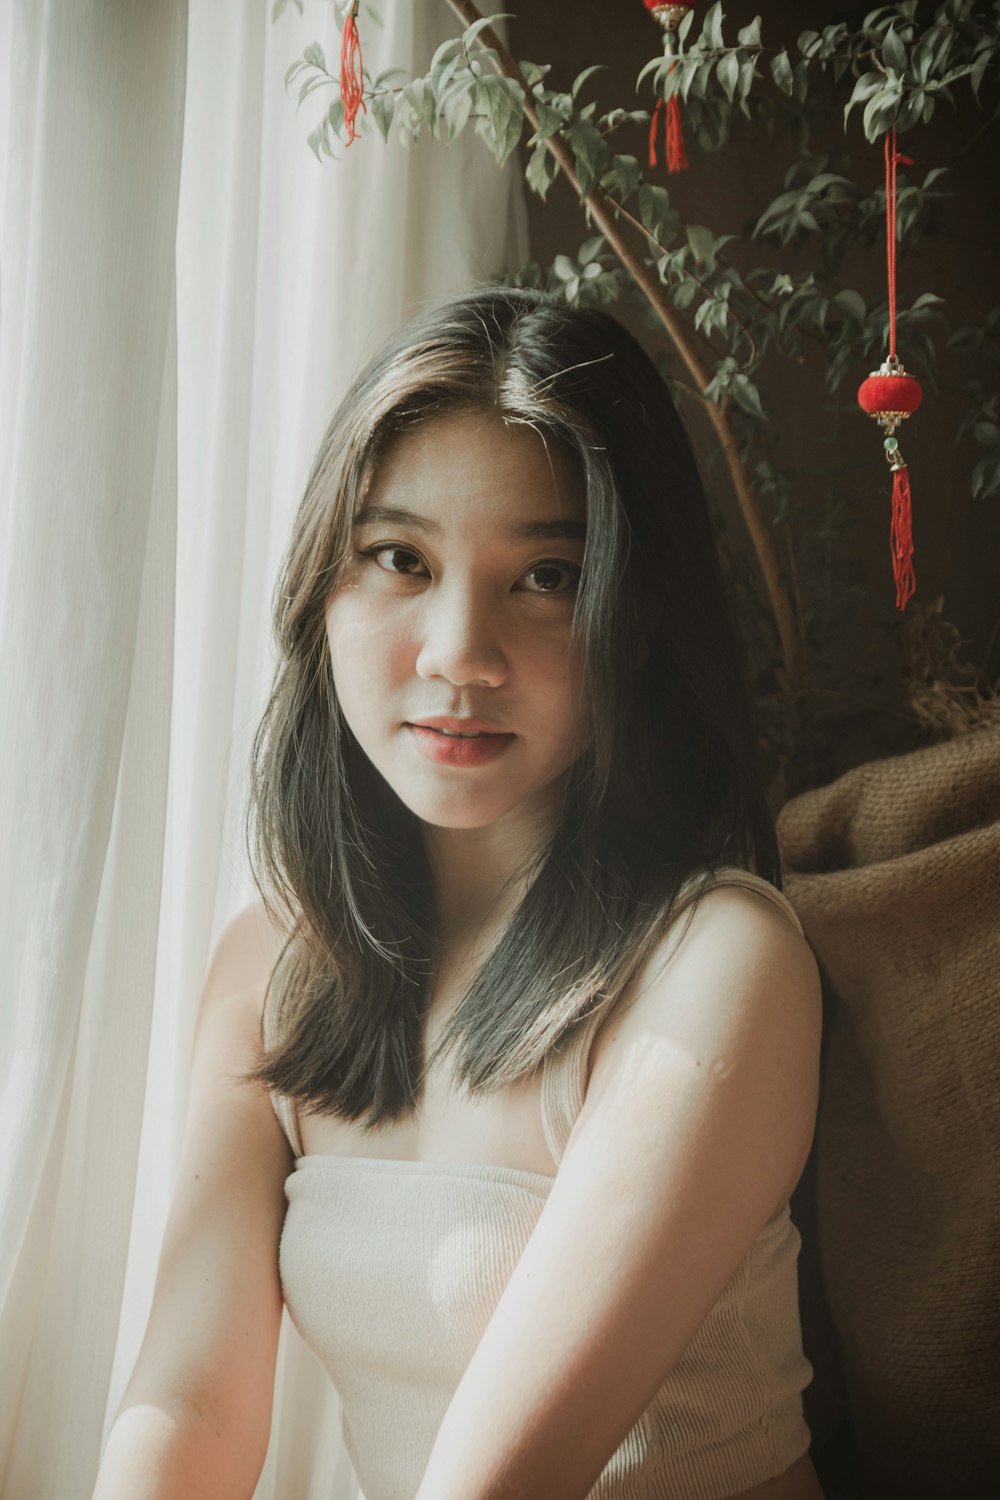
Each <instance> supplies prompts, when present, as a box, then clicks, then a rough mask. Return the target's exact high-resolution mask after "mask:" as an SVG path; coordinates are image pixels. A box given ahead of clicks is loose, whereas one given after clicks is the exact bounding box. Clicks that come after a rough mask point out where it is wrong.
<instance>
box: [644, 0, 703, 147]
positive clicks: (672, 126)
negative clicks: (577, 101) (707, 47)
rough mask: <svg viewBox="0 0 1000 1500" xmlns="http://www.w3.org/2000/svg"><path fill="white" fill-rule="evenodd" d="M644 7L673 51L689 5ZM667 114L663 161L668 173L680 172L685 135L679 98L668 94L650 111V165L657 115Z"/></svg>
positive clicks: (647, 1)
mask: <svg viewBox="0 0 1000 1500" xmlns="http://www.w3.org/2000/svg"><path fill="white" fill-rule="evenodd" d="M643 4H644V5H645V7H646V9H647V10H648V11H649V13H650V15H651V16H653V17H654V19H655V20H657V21H659V23H660V25H661V26H662V27H663V29H664V31H665V32H666V34H667V38H668V45H669V46H670V47H673V38H674V33H675V32H676V30H677V28H678V26H679V25H680V24H681V22H682V21H683V19H684V17H685V16H686V15H687V13H688V11H689V10H691V9H692V8H693V7H692V6H690V5H664V4H663V0H643ZM676 66H677V64H676V63H675V62H673V63H671V64H670V67H669V68H668V69H667V72H668V73H672V72H673V71H674V69H675V68H676ZM664 113H665V114H666V128H665V131H664V140H665V142H666V158H667V171H668V172H681V171H683V169H684V168H685V167H686V166H687V164H688V160H687V154H686V152H685V150H684V132H683V130H682V129H681V100H680V95H679V94H671V95H670V98H669V99H657V101H656V108H655V109H654V110H653V118H652V120H651V121H650V125H649V165H650V166H651V167H655V166H656V134H657V130H658V128H659V123H660V115H661V114H664Z"/></svg>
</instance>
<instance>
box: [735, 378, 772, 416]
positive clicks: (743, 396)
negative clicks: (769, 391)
mask: <svg viewBox="0 0 1000 1500" xmlns="http://www.w3.org/2000/svg"><path fill="white" fill-rule="evenodd" d="M732 391H733V400H734V401H735V402H736V405H737V406H739V407H742V409H743V410H744V411H745V412H747V413H749V415H750V416H752V417H760V418H761V420H762V421H763V419H764V416H765V412H764V408H763V407H762V406H761V404H760V392H759V391H758V389H757V387H756V386H755V385H754V383H753V381H752V380H751V379H750V377H749V375H744V374H743V373H742V372H740V373H738V374H736V375H734V376H733V379H732Z"/></svg>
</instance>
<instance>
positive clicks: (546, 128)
mask: <svg viewBox="0 0 1000 1500" xmlns="http://www.w3.org/2000/svg"><path fill="white" fill-rule="evenodd" d="M535 110H536V112H537V114H538V130H537V132H536V134H537V136H538V139H539V140H540V141H547V140H548V138H549V136H551V135H555V133H556V131H557V130H558V129H559V128H560V127H561V125H562V123H563V117H562V115H561V114H560V113H559V111H558V110H556V109H553V108H552V107H551V106H550V105H548V104H545V103H544V102H543V101H542V100H541V99H539V100H538V101H537V103H536V104H535Z"/></svg>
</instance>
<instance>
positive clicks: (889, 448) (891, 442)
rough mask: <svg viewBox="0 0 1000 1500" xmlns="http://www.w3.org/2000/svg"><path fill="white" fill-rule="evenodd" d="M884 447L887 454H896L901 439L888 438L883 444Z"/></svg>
mask: <svg viewBox="0 0 1000 1500" xmlns="http://www.w3.org/2000/svg"><path fill="white" fill-rule="evenodd" d="M882 446H883V448H885V450H886V452H888V453H894V452H895V451H896V449H897V448H898V447H899V438H894V437H888V438H886V440H885V442H884V443H883V444H882Z"/></svg>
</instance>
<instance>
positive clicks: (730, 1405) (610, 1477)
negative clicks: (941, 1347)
mask: <svg viewBox="0 0 1000 1500" xmlns="http://www.w3.org/2000/svg"><path fill="white" fill-rule="evenodd" d="M700 879H701V877H695V878H694V879H693V880H692V881H691V882H689V883H688V884H689V885H690V886H691V887H692V889H691V890H690V891H687V890H686V888H685V892H682V895H681V896H680V897H679V898H678V902H677V908H676V910H677V912H678V913H679V912H680V911H681V909H682V908H683V906H684V905H686V904H688V903H689V901H690V899H691V898H692V897H693V896H694V894H696V890H695V889H694V887H695V886H696V885H697V883H698V881H700ZM712 884H717V885H742V886H746V887H747V888H749V889H752V890H757V891H760V892H761V894H762V895H765V896H767V897H768V898H769V899H771V900H773V901H774V902H775V903H776V904H777V905H779V906H780V907H781V908H782V909H783V910H784V911H786V912H787V914H788V915H789V916H790V917H791V919H792V921H793V922H794V923H795V925H796V926H797V927H798V928H799V931H800V932H801V930H802V928H801V924H800V923H799V921H798V918H797V917H796V915H795V912H794V910H793V909H792V907H791V905H790V904H789V902H788V901H787V899H786V898H785V897H784V896H783V895H782V894H781V893H780V892H779V891H777V890H776V889H775V888H774V887H773V886H772V885H770V884H769V883H768V882H767V881H765V880H763V879H762V878H761V877H760V876H757V875H753V874H750V873H749V872H748V871H746V870H741V869H736V868H725V869H721V870H719V871H717V872H716V874H715V876H714V879H713V881H712ZM602 1018H603V1017H602V1014H601V1013H598V1014H597V1015H595V1017H594V1018H593V1020H592V1021H591V1022H588V1024H587V1025H586V1026H584V1027H582V1028H581V1029H580V1030H579V1031H578V1032H577V1034H576V1035H575V1036H574V1037H573V1038H572V1040H571V1041H570V1043H569V1044H568V1045H567V1047H566V1048H565V1049H564V1050H563V1051H560V1052H556V1053H553V1054H551V1055H550V1056H548V1057H547V1058H546V1059H545V1062H544V1065H543V1072H542V1124H543V1128H544V1131H545V1138H546V1140H547V1142H548V1144H549V1149H550V1150H551V1152H552V1156H553V1159H554V1160H555V1161H556V1163H557V1164H558V1163H559V1161H560V1160H561V1159H562V1155H563V1151H564V1150H565V1147H566V1143H567V1141H568V1139H569V1135H570V1131H571V1130H572V1128H573V1124H574V1122H575V1120H576V1118H577V1115H578V1114H579V1112H580V1109H581V1107H582V1105H583V1098H584V1091H585V1087H586V1076H587V1058H588V1054H589V1051H590V1045H591V1042H592V1040H593V1036H594V1034H595V1031H596V1029H597V1027H598V1025H599V1024H600V1021H601V1019H602ZM265 1036H266V1037H267V1039H268V1041H269V1042H270V1041H271V1040H272V1039H273V1025H272V1023H271V1022H270V1020H269V1018H268V1017H267V1016H265ZM272 1097H273V1099H274V1106H275V1110H276V1112H277V1114H278V1118H279V1119H280V1120H281V1123H282V1126H283V1128H284V1130H285V1133H286V1135H287V1136H288V1139H289V1143H290V1144H291V1147H292V1150H293V1152H294V1153H295V1157H296V1161H295V1170H294V1171H293V1172H292V1174H291V1175H290V1176H289V1178H288V1179H287V1181H286V1183H285V1194H286V1197H287V1199H288V1211H287V1215H286V1218H285V1224H284V1229H283V1232H282V1236H281V1249H280V1265H281V1280H282V1286H283V1289H284V1295H285V1302H286V1304H287V1306H288V1310H289V1313H290V1315H291V1317H292V1320H293V1322H294V1323H295V1325H296V1327H297V1328H298V1330H299V1332H300V1333H301V1334H302V1336H303V1338H304V1339H305V1341H306V1342H307V1343H308V1344H309V1345H310V1347H311V1348H312V1349H313V1350H314V1352H315V1353H316V1355H317V1356H318V1357H319V1359H320V1360H322V1362H323V1364H324V1365H325V1366H326V1368H327V1370H328V1371H329V1373H330V1376H331V1378H332V1380H333V1382H334V1384H335V1385H336V1387H337V1390H338V1393H339V1395H340V1398H341V1405H342V1413H343V1429H344V1439H345V1442H346V1445H347V1449H348V1452H349V1453H350V1456H351V1460H352V1462H353V1464H354V1468H355V1471H356V1473H357V1476H358V1480H359V1483H360V1484H361V1487H362V1489H363V1490H364V1495H365V1500H412V1497H413V1495H414V1494H415V1493H416V1491H417V1489H418V1487H419V1484H420V1480H421V1478H422V1476H423V1472H424V1469H425V1468H426V1465H427V1460H428V1458H429V1456H430V1451H431V1448H432V1446H433V1443H434V1439H435V1437H436V1435H437V1431H438V1428H439V1426H440V1425H441V1421H442V1419H443V1417H444V1414H445V1411H446V1410H447V1407H448V1404H449V1402H450V1400H451V1397H452V1395H453V1393H454V1391H455V1389H456V1387H457V1385H458V1382H459V1380H460V1379H461V1377H462V1375H463V1373H464V1371H465V1368H466V1366H467V1365H468V1363H469V1360H470V1359H471V1357H472V1354H473V1353H474V1351H475V1349H476V1347H477V1345H478V1343H479V1341H480V1339H481V1338H482V1335H483V1333H484V1332H485V1330H486V1326H487V1324H488V1323H489V1320H490V1318H491V1316H492V1314H493V1311H494V1309H495V1307H496V1305H497V1303H498V1301H499V1300H500V1296H501V1294H502V1293H503V1290H504V1288H505V1286H506V1285H507V1282H508V1280H509V1279H510V1276H511V1273H512V1271H513V1270H514V1267H515V1265H516V1264H517V1262H518V1259H519V1258H520V1256H521V1253H522V1251H523V1250H524V1248H525V1246H526V1245H527V1243H528V1240H529V1238H530V1237H531V1233H532V1231H533V1230H534V1228H535V1225H536V1224H537V1222H538V1219H539V1216H540V1214H541V1212H542V1209H543V1208H544V1206H545V1200H546V1198H547V1196H548V1193H549V1190H550V1188H551V1186H552V1183H553V1181H554V1180H555V1179H554V1178H553V1177H550V1176H546V1175H544V1174H542V1173H537V1172H527V1171H521V1170H519V1169H516V1168H513V1167H500V1166H485V1165H473V1164H470V1163H466V1162H455V1163H447V1162H444V1163H442V1162H415V1161H391V1160H385V1159H382V1158H369V1157H352V1156H319V1155H308V1156H307V1155H303V1154H302V1144H301V1140H300V1137H299V1132H298V1125H297V1121H296V1119H295V1114H294V1110H293V1109H292V1108H291V1107H290V1103H289V1101H288V1100H287V1099H286V1098H284V1097H283V1096H280V1095H277V1094H276V1095H273V1096H272ZM798 1249H799V1237H798V1233H797V1231H796V1229H795V1227H794V1225H793V1224H792V1222H791V1219H790V1217H789V1215H788V1211H787V1209H786V1210H785V1211H784V1212H783V1213H782V1214H780V1215H779V1216H778V1218H776V1219H772V1220H771V1222H770V1223H769V1224H767V1225H765V1227H764V1229H763V1230H762V1231H761V1233H760V1235H759V1236H758V1238H757V1239H756V1240H755V1241H754V1244H753V1245H752V1246H751V1248H750V1250H749V1251H748V1253H747V1255H746V1256H745V1257H744V1259H743V1261H742V1262H741V1263H740V1265H739V1266H738V1267H737V1268H736V1271H735V1272H734V1273H733V1276H732V1277H731V1278H730V1281H729V1282H728V1284H727V1285H726V1287H725V1288H724V1290H723V1292H722V1295H721V1296H720V1298H719V1300H718V1301H717V1302H716V1304H715V1305H714V1307H713V1308H712V1309H711V1311H710V1312H709V1314H708V1316H707V1317H706V1318H705V1320H704V1322H703V1323H702V1324H701V1326H700V1328H699V1329H698V1331H697V1333H696V1334H695V1335H694V1337H693V1338H692V1340H691V1342H690V1343H689V1344H688V1346H687V1348H686V1349H685V1351H684V1353H683V1354H682V1356H681V1358H680V1359H679V1360H678V1362H677V1363H676V1364H675V1366H674V1367H673V1369H672V1370H671V1371H670V1373H669V1375H668V1376H667V1378H666V1380H665V1381H664V1383H663V1385H662V1386H661V1387H660V1389H659V1390H658V1391H657V1393H656V1395H655V1397H654V1398H653V1400H652V1402H651V1403H650V1405H649V1406H648V1407H647V1408H646V1410H645V1412H643V1414H642V1416H641V1417H640V1419H639V1421H638V1422H637V1423H636V1424H635V1426H634V1427H633V1428H632V1430H631V1431H630V1432H629V1433H628V1435H627V1436H626V1438H625V1440H624V1442H623V1443H622V1444H621V1446H620V1447H619V1448H618V1449H617V1450H616V1452H615V1453H614V1454H613V1455H612V1457H611V1459H610V1461H609V1462H608V1464H607V1466H606V1467H605V1469H604V1472H603V1473H602V1475H601V1477H600V1479H599V1480H598V1482H597V1484H596V1485H595V1486H594V1488H593V1489H592V1490H591V1492H590V1497H589V1500H611V1497H614V1500H722V1497H723V1496H727V1495H732V1494H734V1493H736V1492H738V1491H739V1490H743V1489H747V1488H749V1487H750V1486H751V1485H753V1484H758V1483H760V1482H762V1481H763V1480H766V1479H769V1478H772V1477H773V1476H774V1475H777V1474H780V1473H782V1472H783V1471H784V1470H785V1469H787V1468H788V1467H789V1466H790V1465H791V1464H792V1463H794V1462H795V1460H796V1459H797V1458H799V1457H801V1455H802V1454H803V1453H804V1452H805V1451H806V1450H807V1448H808V1446H809V1431H808V1428H807V1427H806V1425H805V1422H804V1420H803V1416H802V1399H801V1393H802V1390H803V1387H804V1386H805V1385H806V1384H808V1382H809V1380H810V1378H811V1375H812V1371H811V1368H810V1365H809V1363H808V1361H807V1360H806V1359H805V1357H804V1355H803V1353H802V1341H801V1331H800V1325H799V1312H798V1289H797V1276H796V1260H797V1256H798ZM678 1294H679V1293H678V1289H677V1288H675V1287H667V1286H664V1296H677V1295H678Z"/></svg>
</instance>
